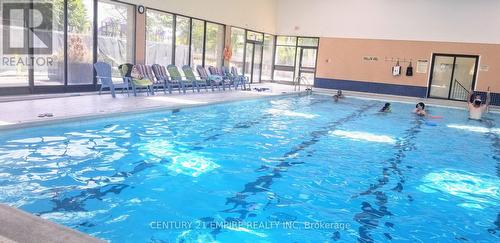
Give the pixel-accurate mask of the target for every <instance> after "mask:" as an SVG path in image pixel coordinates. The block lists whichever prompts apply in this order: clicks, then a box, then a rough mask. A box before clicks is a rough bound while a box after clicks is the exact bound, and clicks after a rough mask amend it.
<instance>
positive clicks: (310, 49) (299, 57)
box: [274, 36, 319, 84]
mask: <svg viewBox="0 0 500 243" xmlns="http://www.w3.org/2000/svg"><path fill="white" fill-rule="evenodd" d="M318 43H319V39H318V38H309V37H293V36H278V37H277V39H276V51H275V60H274V64H275V66H274V80H275V81H287V82H292V81H294V79H296V78H297V77H299V76H300V77H305V78H306V79H307V81H308V83H311V84H312V82H313V81H314V76H315V75H314V74H315V72H316V55H317V48H318Z"/></svg>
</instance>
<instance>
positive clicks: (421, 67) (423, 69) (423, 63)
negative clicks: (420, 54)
mask: <svg viewBox="0 0 500 243" xmlns="http://www.w3.org/2000/svg"><path fill="white" fill-rule="evenodd" d="M428 69H429V60H424V59H420V60H417V73H427V70H428Z"/></svg>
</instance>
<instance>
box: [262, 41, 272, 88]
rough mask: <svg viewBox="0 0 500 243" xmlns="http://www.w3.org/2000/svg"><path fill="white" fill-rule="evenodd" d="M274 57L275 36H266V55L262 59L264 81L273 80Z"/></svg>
mask: <svg viewBox="0 0 500 243" xmlns="http://www.w3.org/2000/svg"><path fill="white" fill-rule="evenodd" d="M273 56H274V36H272V35H267V34H266V35H264V53H263V58H262V77H261V79H262V80H263V81H270V80H272V79H273Z"/></svg>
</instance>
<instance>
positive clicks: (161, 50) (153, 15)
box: [146, 9, 174, 66]
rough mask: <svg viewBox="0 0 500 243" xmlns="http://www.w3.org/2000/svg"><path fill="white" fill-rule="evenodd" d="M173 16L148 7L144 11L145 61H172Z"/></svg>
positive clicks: (162, 63)
mask: <svg viewBox="0 0 500 243" xmlns="http://www.w3.org/2000/svg"><path fill="white" fill-rule="evenodd" d="M173 26H174V16H173V15H172V14H168V13H162V12H159V11H155V10H150V9H148V10H147V12H146V63H147V64H149V65H152V64H160V65H164V66H167V65H170V64H171V63H172V52H173V47H172V44H173V37H174V30H173Z"/></svg>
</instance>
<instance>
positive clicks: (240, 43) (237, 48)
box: [230, 27, 246, 72]
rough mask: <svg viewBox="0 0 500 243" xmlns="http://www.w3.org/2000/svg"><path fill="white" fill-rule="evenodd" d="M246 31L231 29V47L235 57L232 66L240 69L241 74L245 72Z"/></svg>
mask: <svg viewBox="0 0 500 243" xmlns="http://www.w3.org/2000/svg"><path fill="white" fill-rule="evenodd" d="M245 37H246V36H245V30H243V29H238V28H234V27H232V28H231V47H232V51H233V55H232V57H231V61H230V65H231V66H235V67H236V68H238V70H239V72H242V70H243V61H244V58H245Z"/></svg>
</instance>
